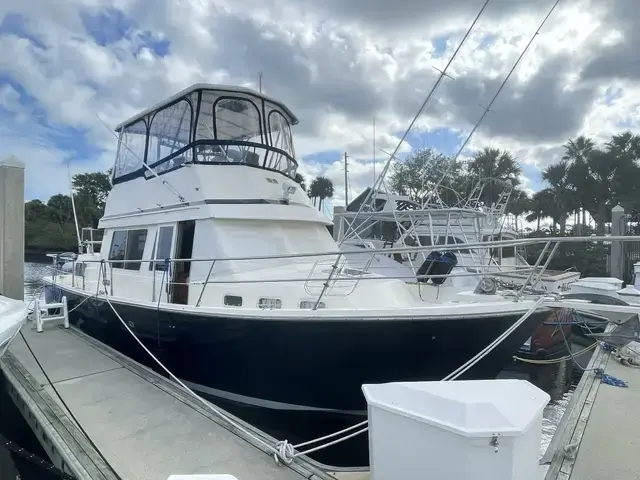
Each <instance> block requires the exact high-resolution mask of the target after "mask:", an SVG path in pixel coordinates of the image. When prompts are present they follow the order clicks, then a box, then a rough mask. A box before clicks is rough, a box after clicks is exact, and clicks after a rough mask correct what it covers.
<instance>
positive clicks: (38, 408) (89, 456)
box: [1, 322, 340, 480]
mask: <svg viewBox="0 0 640 480" xmlns="http://www.w3.org/2000/svg"><path fill="white" fill-rule="evenodd" d="M23 334H24V335H25V338H26V340H27V342H28V344H29V346H30V347H31V349H32V350H33V352H34V353H35V356H36V357H37V358H38V360H39V362H40V363H41V365H42V366H43V367H44V369H45V371H46V372H47V374H48V376H49V378H50V380H51V383H53V385H54V386H55V388H56V390H57V391H58V392H59V393H60V395H61V397H62V398H63V400H64V402H65V403H66V404H67V405H68V407H69V409H70V410H71V412H73V415H74V416H75V418H76V419H77V421H78V423H80V425H82V427H83V428H84V430H85V431H86V433H87V435H88V437H89V438H90V439H91V441H92V442H93V444H94V445H95V447H97V450H96V448H94V447H93V445H92V444H91V442H89V441H88V440H87V438H86V437H85V436H84V435H83V434H82V432H81V431H80V429H78V428H77V425H76V424H75V423H74V421H73V420H72V417H71V416H70V415H68V413H67V411H66V409H65V408H64V406H63V405H62V403H61V402H60V401H59V399H58V398H57V396H56V394H55V392H54V391H53V389H52V387H51V385H50V384H49V382H48V381H47V380H46V378H45V376H44V374H43V373H42V370H41V369H40V368H39V367H38V365H37V363H36V361H35V359H34V357H33V355H32V354H31V353H30V351H29V349H28V348H27V345H26V344H25V342H24V341H23V340H22V338H20V337H17V338H16V339H15V341H14V342H13V343H12V345H11V347H10V350H9V352H8V353H7V354H6V355H5V357H3V359H2V360H1V365H2V370H3V372H4V374H5V376H6V377H7V380H8V384H9V385H10V386H9V390H10V392H9V393H10V395H11V396H12V397H13V399H14V401H15V402H16V404H17V405H18V407H19V408H20V410H21V411H22V413H23V415H24V416H25V418H26V419H27V421H28V422H29V423H30V424H31V426H32V429H34V431H35V432H36V435H37V436H38V437H39V440H40V442H41V443H42V444H43V446H44V447H45V449H46V450H47V453H48V454H49V455H50V457H51V458H52V459H53V462H54V464H56V466H57V467H58V468H61V469H62V470H63V471H65V472H67V473H70V474H73V475H75V476H76V477H77V478H79V479H87V480H98V479H99V480H112V479H114V480H117V479H118V477H120V478H121V479H122V480H163V479H166V478H168V477H169V475H171V474H194V473H212V474H230V475H234V476H236V477H237V478H238V479H239V480H258V479H259V480H268V479H272V480H291V479H302V478H307V479H313V480H322V479H324V480H332V479H335V478H339V477H340V476H338V477H336V476H333V475H331V474H328V473H326V472H325V471H324V469H323V468H321V467H322V466H320V465H319V464H316V463H315V462H313V461H312V460H310V459H307V458H305V457H299V458H297V459H296V460H295V462H294V463H293V464H291V465H280V466H278V465H277V464H276V463H275V461H274V459H273V457H272V455H271V452H269V451H267V449H266V447H264V446H260V444H259V443H258V442H256V441H255V440H254V439H251V438H250V437H249V436H247V435H244V434H243V433H242V432H240V431H238V430H237V429H235V428H234V427H233V426H231V425H230V424H228V423H227V422H225V421H224V420H222V419H220V418H219V417H218V416H217V415H216V414H215V413H213V412H212V411H211V410H210V409H207V408H205V407H204V406H203V405H202V403H200V402H198V401H196V400H195V399H193V397H191V396H190V395H189V394H188V393H187V392H185V391H184V390H182V389H181V388H180V387H179V386H178V385H176V384H174V383H173V382H170V381H169V380H167V379H165V378H164V377H162V376H160V375H158V374H156V373H155V372H153V371H151V370H149V369H147V368H146V367H143V366H141V365H139V364H137V363H136V362H134V361H132V360H130V359H128V358H127V357H124V356H123V355H121V354H119V353H118V352H116V351H114V350H112V349H110V348H109V347H107V346H105V345H103V344H101V343H100V342H97V341H96V340H95V339H93V338H91V337H89V336H87V335H85V334H83V333H82V332H80V331H78V330H76V329H74V328H73V327H72V328H70V329H68V330H65V329H63V328H60V327H58V326H55V325H52V324H50V325H47V326H46V327H45V331H44V332H43V333H41V334H37V333H36V332H35V325H34V322H29V323H27V325H25V326H24V327H23ZM229 417H231V418H233V419H234V421H236V422H238V423H239V424H241V425H242V426H243V427H246V428H247V429H249V430H250V431H251V432H252V433H253V434H255V435H257V436H258V437H259V438H261V439H263V440H265V441H267V442H269V443H270V444H272V445H273V444H275V441H276V440H275V439H273V438H271V437H269V436H267V435H266V434H264V433H263V432H260V431H258V430H255V429H253V428H252V427H250V426H249V425H247V424H246V423H245V422H242V421H241V420H239V419H237V418H236V417H233V416H232V415H229ZM101 455H102V456H101ZM102 457H104V458H102ZM105 460H106V461H105ZM107 464H108V465H107Z"/></svg>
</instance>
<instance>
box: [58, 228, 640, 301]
mask: <svg viewBox="0 0 640 480" xmlns="http://www.w3.org/2000/svg"><path fill="white" fill-rule="evenodd" d="M612 241H621V242H640V237H637V236H599V237H596V236H589V237H548V238H525V239H511V240H495V241H489V242H476V243H472V244H451V245H446V247H447V249H448V250H452V251H457V250H461V249H469V248H476V249H482V248H494V247H496V246H503V247H508V246H518V245H534V244H541V243H544V244H545V247H544V248H543V249H542V252H541V253H540V255H539V256H538V259H537V261H536V263H535V265H534V266H533V267H528V266H526V267H518V266H517V265H516V266H514V267H513V268H510V269H509V270H505V269H504V268H500V269H499V270H498V271H496V272H492V271H490V266H482V267H481V270H480V271H477V272H462V273H453V272H452V273H449V274H447V275H428V276H426V275H423V276H399V275H394V276H391V275H389V276H386V275H385V276H383V277H381V276H379V275H370V276H369V275H368V273H370V272H367V270H368V268H369V265H370V263H371V261H372V260H373V258H374V257H375V256H376V255H381V254H382V255H388V254H390V253H412V252H420V251H433V250H438V249H442V247H443V246H441V245H431V246H421V247H398V248H386V249H374V250H371V249H362V248H358V249H355V250H340V251H338V252H314V253H302V254H280V255H257V256H249V257H228V258H192V259H171V258H169V259H166V261H168V262H170V263H174V262H185V261H189V262H201V261H209V262H212V265H211V267H210V268H209V272H208V275H207V278H206V279H205V280H204V282H202V281H193V282H189V283H190V284H192V285H196V284H203V285H204V287H203V289H202V291H201V292H200V295H199V298H198V301H197V304H196V305H197V306H199V304H200V303H201V300H202V297H203V294H204V289H205V288H206V285H208V284H209V283H215V284H223V283H224V284H241V283H280V282H306V281H308V280H309V278H287V279H282V278H281V279H258V280H250V279H233V280H232V279H220V280H218V279H215V280H212V279H211V275H212V273H213V268H214V265H215V263H216V262H218V261H249V260H269V259H285V258H317V257H323V256H329V255H338V259H340V258H342V257H343V256H344V255H369V256H370V257H369V262H367V266H366V267H365V269H364V270H362V269H358V268H354V270H362V271H361V272H360V275H354V276H343V275H340V274H338V278H333V277H334V276H335V274H336V272H337V270H336V268H335V265H334V268H333V269H332V271H331V272H330V273H329V277H328V278H327V279H326V280H325V287H324V288H323V291H322V292H321V293H320V297H319V299H318V300H317V301H316V306H317V305H319V300H320V299H321V298H322V296H323V295H324V294H325V293H326V290H327V286H326V284H327V282H329V281H331V280H333V281H334V283H337V282H346V281H349V282H353V281H354V280H356V282H357V283H358V282H359V281H360V280H379V279H380V278H384V279H398V280H400V279H402V280H407V279H409V280H418V279H421V278H450V277H467V276H468V277H477V276H483V275H493V276H495V277H498V278H499V277H501V276H503V275H508V274H513V273H521V274H524V273H528V276H527V278H526V280H525V282H524V285H522V286H521V287H520V288H519V290H518V293H517V295H518V296H520V295H521V294H522V293H523V292H524V291H525V289H527V290H528V291H534V290H535V286H536V285H537V284H538V283H539V281H540V280H541V279H542V275H543V273H544V272H545V270H546V268H547V267H548V265H549V264H550V261H551V259H552V258H553V256H554V254H555V253H556V251H557V248H558V245H559V244H560V243H578V242H592V243H596V242H612ZM553 242H555V245H554V248H553V249H552V252H551V253H550V254H549V256H548V258H547V260H546V262H545V263H544V265H543V267H542V271H541V272H539V274H538V276H537V278H536V280H535V282H534V283H533V285H529V283H530V282H531V280H532V279H533V278H534V275H535V273H536V271H537V269H538V268H539V266H540V264H541V262H542V260H543V258H544V255H545V253H546V252H547V250H548V248H549V246H550V244H551V243H553ZM148 261H149V260H106V259H81V260H79V262H82V263H83V264H85V263H88V264H91V263H101V264H103V265H105V266H106V264H109V265H110V267H111V268H110V277H111V281H110V287H111V288H110V289H108V290H107V289H106V288H105V290H106V291H105V294H106V293H107V291H110V294H111V295H113V266H112V264H113V263H120V264H123V263H140V264H142V263H145V262H148ZM151 261H152V262H153V263H154V267H155V261H154V260H153V259H152V260H151ZM316 262H317V261H316ZM54 263H55V262H54ZM487 269H489V271H488V270H487ZM154 270H155V268H154ZM101 271H102V276H103V277H104V278H103V279H102V280H103V284H104V283H106V271H105V270H102V267H101ZM74 273H75V272H74ZM154 273H155V272H154ZM154 273H152V277H153V279H154V281H155V274H154ZM54 275H56V272H54ZM365 275H366V276H365ZM98 277H100V273H99V274H98ZM82 281H83V286H82V288H83V290H86V283H85V276H83V279H82ZM98 283H100V281H99V280H98ZM357 283H356V285H357ZM505 283H506V282H505ZM105 287H106V285H105ZM154 293H155V289H154ZM154 296H155V295H154Z"/></svg>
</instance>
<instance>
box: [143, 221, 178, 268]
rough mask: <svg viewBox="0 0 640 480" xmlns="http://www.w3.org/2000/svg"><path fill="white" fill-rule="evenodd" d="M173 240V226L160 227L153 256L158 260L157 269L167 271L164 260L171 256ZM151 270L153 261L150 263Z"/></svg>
mask: <svg viewBox="0 0 640 480" xmlns="http://www.w3.org/2000/svg"><path fill="white" fill-rule="evenodd" d="M172 241H173V227H172V226H169V227H160V229H159V230H158V235H157V236H156V241H155V243H154V245H153V253H152V254H151V258H152V259H154V260H156V262H155V264H156V267H155V268H156V271H161V272H163V271H165V270H166V266H165V263H164V260H165V259H166V258H169V257H171V242H172ZM149 270H153V262H150V263H149Z"/></svg>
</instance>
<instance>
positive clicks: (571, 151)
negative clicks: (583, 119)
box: [562, 135, 596, 225]
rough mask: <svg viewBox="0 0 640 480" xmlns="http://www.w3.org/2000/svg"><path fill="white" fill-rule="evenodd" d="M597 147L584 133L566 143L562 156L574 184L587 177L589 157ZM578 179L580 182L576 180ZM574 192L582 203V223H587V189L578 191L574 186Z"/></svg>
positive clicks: (570, 180)
mask: <svg viewBox="0 0 640 480" xmlns="http://www.w3.org/2000/svg"><path fill="white" fill-rule="evenodd" d="M595 148H596V144H595V142H594V141H593V140H592V139H591V138H588V137H585V136H584V135H580V136H579V137H577V138H576V139H575V140H571V139H569V140H568V141H567V143H565V144H564V150H565V153H564V155H563V157H562V161H565V162H567V164H568V165H569V167H570V169H569V172H568V177H569V178H568V180H569V182H570V183H571V184H572V185H575V183H579V182H580V179H583V178H585V175H587V174H588V173H587V172H588V168H587V158H588V157H589V155H590V154H591V152H593V151H594V150H595ZM574 180H578V182H574ZM574 193H575V195H576V197H577V198H578V202H579V203H580V208H581V209H582V224H583V225H586V224H587V208H586V204H587V202H588V198H587V197H588V195H587V192H586V191H577V190H575V188H574Z"/></svg>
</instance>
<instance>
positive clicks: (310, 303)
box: [300, 300, 327, 310]
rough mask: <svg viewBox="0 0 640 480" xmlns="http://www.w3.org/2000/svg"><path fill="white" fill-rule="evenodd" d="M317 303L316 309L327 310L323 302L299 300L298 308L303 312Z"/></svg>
mask: <svg viewBox="0 0 640 480" xmlns="http://www.w3.org/2000/svg"><path fill="white" fill-rule="evenodd" d="M316 303H318V308H327V306H326V305H325V303H324V302H316V301H315V300H301V301H300V308H302V309H304V310H311V309H312V308H313V307H315V306H316Z"/></svg>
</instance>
